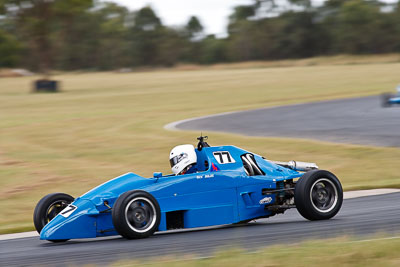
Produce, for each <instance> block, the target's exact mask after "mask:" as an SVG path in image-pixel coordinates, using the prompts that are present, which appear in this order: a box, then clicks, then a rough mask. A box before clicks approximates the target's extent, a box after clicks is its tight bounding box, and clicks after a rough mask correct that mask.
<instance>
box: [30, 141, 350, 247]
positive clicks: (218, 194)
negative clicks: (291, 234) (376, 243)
mask: <svg viewBox="0 0 400 267" xmlns="http://www.w3.org/2000/svg"><path fill="white" fill-rule="evenodd" d="M198 140H199V143H198V145H197V148H196V149H195V148H194V146H192V145H180V146H177V147H175V148H174V149H173V150H172V151H171V153H170V163H171V168H172V172H173V174H171V175H165V176H163V175H162V174H161V173H154V176H153V177H151V178H144V177H141V176H139V175H136V174H134V173H127V174H124V175H122V176H119V177H117V178H114V179H112V180H110V181H108V182H105V183H104V184H102V185H99V186H98V187H96V188H94V189H92V190H91V191H89V192H87V193H86V194H84V195H82V196H80V197H78V198H75V199H74V198H73V197H72V196H70V195H67V194H63V193H54V194H49V195H47V196H45V197H44V198H42V199H41V200H40V201H39V202H38V204H37V206H36V208H35V211H34V224H35V227H36V230H37V231H38V232H39V233H40V239H44V240H49V241H53V242H62V241H66V240H68V239H74V238H91V237H101V236H111V235H121V236H123V237H125V238H128V239H135V238H144V237H149V236H151V235H152V234H153V233H154V232H156V231H167V230H170V229H183V228H195V227H204V226H212V225H223V224H234V223H240V222H243V223H244V222H249V221H251V220H254V219H258V218H267V217H270V216H274V215H276V214H279V213H284V212H285V211H286V210H287V209H290V208H297V210H298V211H299V213H300V214H301V215H302V216H303V217H304V218H306V219H308V220H325V219H330V218H332V217H333V216H335V215H336V214H337V213H338V211H339V209H340V208H341V206H342V201H343V190H342V186H341V184H340V182H339V180H338V179H337V178H336V176H335V175H334V174H332V173H331V172H329V171H325V170H318V167H317V165H316V164H315V163H306V162H295V161H290V162H276V161H271V160H267V159H265V158H264V157H262V156H259V155H256V154H254V153H251V152H249V151H246V150H243V149H241V148H238V147H235V146H209V145H208V143H207V142H206V137H199V138H198Z"/></svg>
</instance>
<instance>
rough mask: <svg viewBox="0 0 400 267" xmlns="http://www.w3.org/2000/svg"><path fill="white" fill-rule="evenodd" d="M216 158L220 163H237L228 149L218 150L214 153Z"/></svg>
mask: <svg viewBox="0 0 400 267" xmlns="http://www.w3.org/2000/svg"><path fill="white" fill-rule="evenodd" d="M213 155H214V158H215V159H216V160H217V162H218V163H219V164H227V163H235V162H236V161H235V160H234V159H233V158H232V156H231V154H229V152H228V151H217V152H214V153H213Z"/></svg>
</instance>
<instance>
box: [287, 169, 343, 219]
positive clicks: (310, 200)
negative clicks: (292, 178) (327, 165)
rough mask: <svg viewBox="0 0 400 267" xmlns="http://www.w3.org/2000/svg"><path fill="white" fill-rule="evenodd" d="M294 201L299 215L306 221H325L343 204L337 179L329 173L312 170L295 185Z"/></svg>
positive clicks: (340, 186)
mask: <svg viewBox="0 0 400 267" xmlns="http://www.w3.org/2000/svg"><path fill="white" fill-rule="evenodd" d="M294 200H295V204H296V208H297V210H298V211H299V213H300V214H301V215H302V216H303V217H304V218H306V219H308V220H326V219H330V218H332V217H333V216H335V215H336V214H337V213H338V212H339V210H340V208H341V206H342V202H343V189H342V185H341V184H340V181H339V179H338V178H337V177H336V176H335V175H334V174H333V173H331V172H329V171H324V170H314V171H309V172H307V173H305V174H304V175H303V176H302V177H301V178H300V179H299V180H298V181H297V183H296V186H295V191H294Z"/></svg>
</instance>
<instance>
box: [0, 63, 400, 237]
mask: <svg viewBox="0 0 400 267" xmlns="http://www.w3.org/2000/svg"><path fill="white" fill-rule="evenodd" d="M399 73H400V63H385V64H383V63H371V64H366V65H331V66H330V65H315V66H295V67H270V68H260V67H259V66H256V67H253V68H252V67H251V66H248V67H247V68H238V69H224V68H213V67H210V68H209V69H203V68H202V69H198V70H192V71H182V70H161V71H154V72H138V73H128V74H117V73H69V74H63V75H59V76H56V77H55V78H56V79H58V80H60V81H61V82H62V93H57V94H32V93H30V87H31V83H32V81H33V80H34V79H36V78H37V77H24V78H1V79H0V212H1V214H2V216H0V233H7V232H15V231H20V230H29V229H33V225H32V213H33V209H34V207H35V205H36V203H37V201H38V200H39V199H40V198H41V197H42V196H44V195H45V194H47V193H51V192H66V193H69V194H71V195H73V196H79V195H81V194H82V193H84V192H86V191H87V190H89V189H90V188H92V187H93V186H96V185H98V184H99V183H102V182H104V181H106V180H108V179H110V178H112V177H115V176H118V175H120V174H122V173H125V172H128V171H133V172H135V173H137V174H139V175H143V176H145V177H149V176H151V175H152V173H153V171H162V172H164V173H166V172H170V170H169V162H168V154H169V151H170V149H171V148H172V147H174V146H175V145H177V144H182V143H193V144H194V143H195V138H196V137H197V136H198V134H199V133H198V132H171V131H166V130H164V129H163V126H164V125H165V124H167V123H170V122H173V121H177V120H182V119H186V118H190V117H196V116H203V115H208V114H214V113H219V112H227V111H234V110H246V109H253V108H259V107H266V106H276V105H284V104H293V103H299V102H308V101H317V100H326V99H337V98H343V97H358V96H366V95H374V94H378V93H381V92H383V91H387V90H391V89H392V88H394V87H395V86H396V84H397V83H398V82H399V80H398V78H399V76H398V74H399ZM378 104H379V103H377V105H378ZM206 134H208V135H210V134H209V133H206ZM209 142H210V144H212V145H222V144H235V145H237V146H240V147H243V148H245V149H248V150H250V151H254V152H256V153H259V154H262V155H264V156H265V157H267V158H270V159H274V160H291V159H296V160H300V161H315V162H317V163H318V165H319V166H320V167H321V168H324V169H329V170H331V171H333V172H334V173H335V174H337V175H338V177H339V178H340V180H341V181H342V183H343V185H344V188H345V190H350V189H360V188H375V187H400V176H399V175H398V162H399V159H400V149H398V148H383V147H368V146H356V145H344V144H333V143H326V142H316V141H312V140H295V139H280V138H250V137H243V136H238V135H230V134H212V135H211V136H210V139H209Z"/></svg>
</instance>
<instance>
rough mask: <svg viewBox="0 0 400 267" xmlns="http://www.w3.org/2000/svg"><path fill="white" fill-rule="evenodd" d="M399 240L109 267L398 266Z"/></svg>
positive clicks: (343, 241) (314, 244)
mask: <svg viewBox="0 0 400 267" xmlns="http://www.w3.org/2000/svg"><path fill="white" fill-rule="evenodd" d="M399 248H400V239H399V238H376V239H370V240H351V239H348V238H343V237H342V238H337V239H328V240H321V241H308V242H302V243H299V244H291V245H278V246H272V247H267V248H261V249H257V250H255V251H252V252H251V253H245V251H243V250H241V249H236V250H235V249H231V250H221V251H219V252H217V253H215V255H214V256H212V257H210V258H196V255H192V256H186V257H183V256H180V255H177V256H167V257H158V258H157V257H155V258H154V259H150V260H147V261H118V262H117V263H115V264H113V266H119V267H129V266H132V267H133V266H143V265H144V264H146V266H155V267H156V266H162V267H181V266H182V267H183V266H196V267H203V266H204V267H213V266H215V267H219V266H230V267H236V266H237V267H253V266H263V267H278V266H310V267H313V266H315V267H319V266H326V267H336V266H371V267H372V266H377V267H378V266H393V267H395V266H399V264H400V255H399V253H398V251H399Z"/></svg>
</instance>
